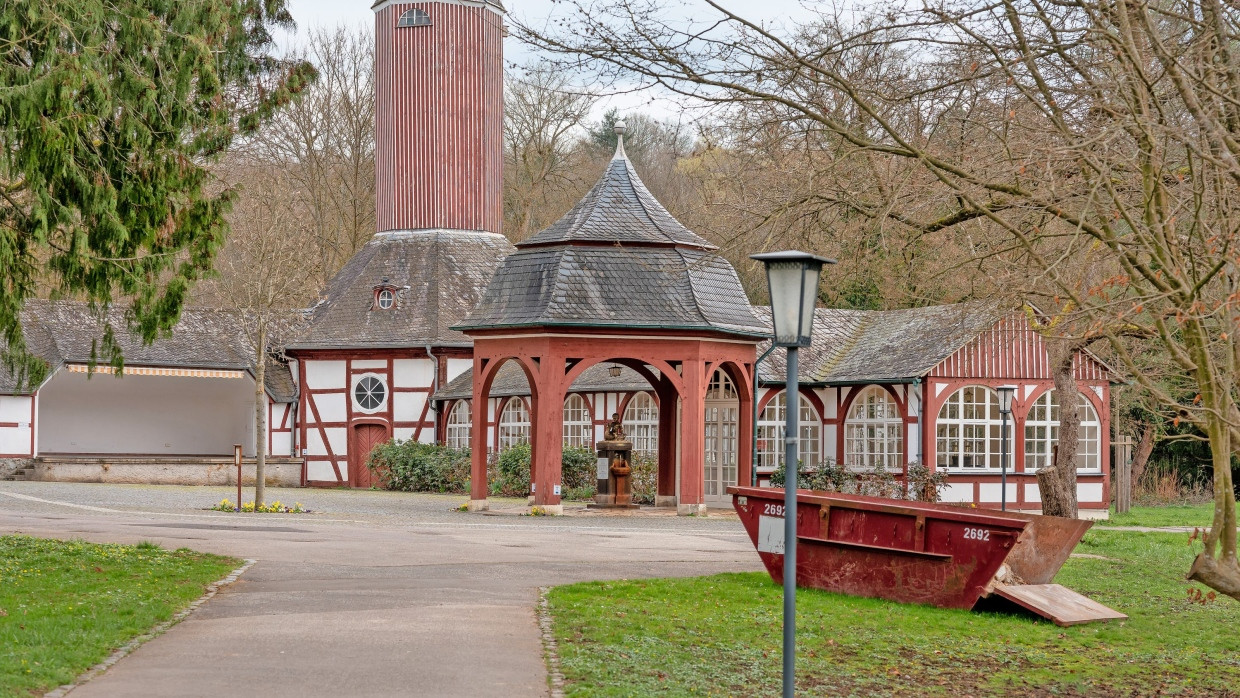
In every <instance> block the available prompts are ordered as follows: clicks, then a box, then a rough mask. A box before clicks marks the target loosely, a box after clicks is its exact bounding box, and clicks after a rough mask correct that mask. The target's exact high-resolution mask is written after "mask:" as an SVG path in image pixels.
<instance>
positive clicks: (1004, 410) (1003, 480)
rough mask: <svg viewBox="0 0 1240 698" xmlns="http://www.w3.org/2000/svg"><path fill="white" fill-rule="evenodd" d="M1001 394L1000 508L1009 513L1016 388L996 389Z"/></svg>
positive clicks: (1006, 386)
mask: <svg viewBox="0 0 1240 698" xmlns="http://www.w3.org/2000/svg"><path fill="white" fill-rule="evenodd" d="M995 392H996V393H998V394H999V417H1000V420H1001V424H1002V426H1001V427H1000V432H999V434H1000V435H999V444H1000V445H999V473H1000V475H999V489H1000V493H999V507H1000V508H1001V509H1002V510H1003V511H1007V461H1008V416H1009V415H1011V414H1012V396H1013V395H1015V394H1016V386H1014V385H1001V386H999V387H998V388H995Z"/></svg>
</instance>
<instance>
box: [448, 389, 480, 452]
mask: <svg viewBox="0 0 1240 698" xmlns="http://www.w3.org/2000/svg"><path fill="white" fill-rule="evenodd" d="M472 428H473V423H472V421H471V420H470V413H469V402H467V401H465V400H458V401H457V403H456V404H455V405H453V406H452V410H451V411H450V412H448V422H447V424H445V425H444V441H445V444H444V445H445V446H447V447H448V448H455V449H459V450H464V449H467V448H469V446H470V444H469V435H470V434H471V433H472V431H471V430H472Z"/></svg>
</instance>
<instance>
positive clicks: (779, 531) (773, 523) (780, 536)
mask: <svg viewBox="0 0 1240 698" xmlns="http://www.w3.org/2000/svg"><path fill="white" fill-rule="evenodd" d="M758 552H760V553H775V554H776V555H783V554H784V519H783V517H779V518H776V517H774V516H759V517H758Z"/></svg>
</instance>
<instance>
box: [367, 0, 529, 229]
mask: <svg viewBox="0 0 1240 698" xmlns="http://www.w3.org/2000/svg"><path fill="white" fill-rule="evenodd" d="M372 9H374V11H375V87H376V97H375V169H376V178H377V179H376V190H377V192H378V195H377V197H376V216H375V221H376V224H377V229H378V232H385V231H391V230H422V229H445V230H477V231H486V232H492V233H499V232H501V228H502V224H503V215H504V214H503V137H504V132H503V109H504V82H503V77H504V67H503V15H504V9H503V6H502V5H500V3H499V2H498V0H488V1H485V2H483V1H478V2H475V1H472V0H435V1H434V2H412V3H411V2H393V1H392V0H379V2H376V3H375V5H374V7H373V8H372Z"/></svg>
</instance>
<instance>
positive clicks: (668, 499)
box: [654, 494, 676, 507]
mask: <svg viewBox="0 0 1240 698" xmlns="http://www.w3.org/2000/svg"><path fill="white" fill-rule="evenodd" d="M654 505H655V506H656V507H674V506H676V495H674V494H656V495H655V496H654Z"/></svg>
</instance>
